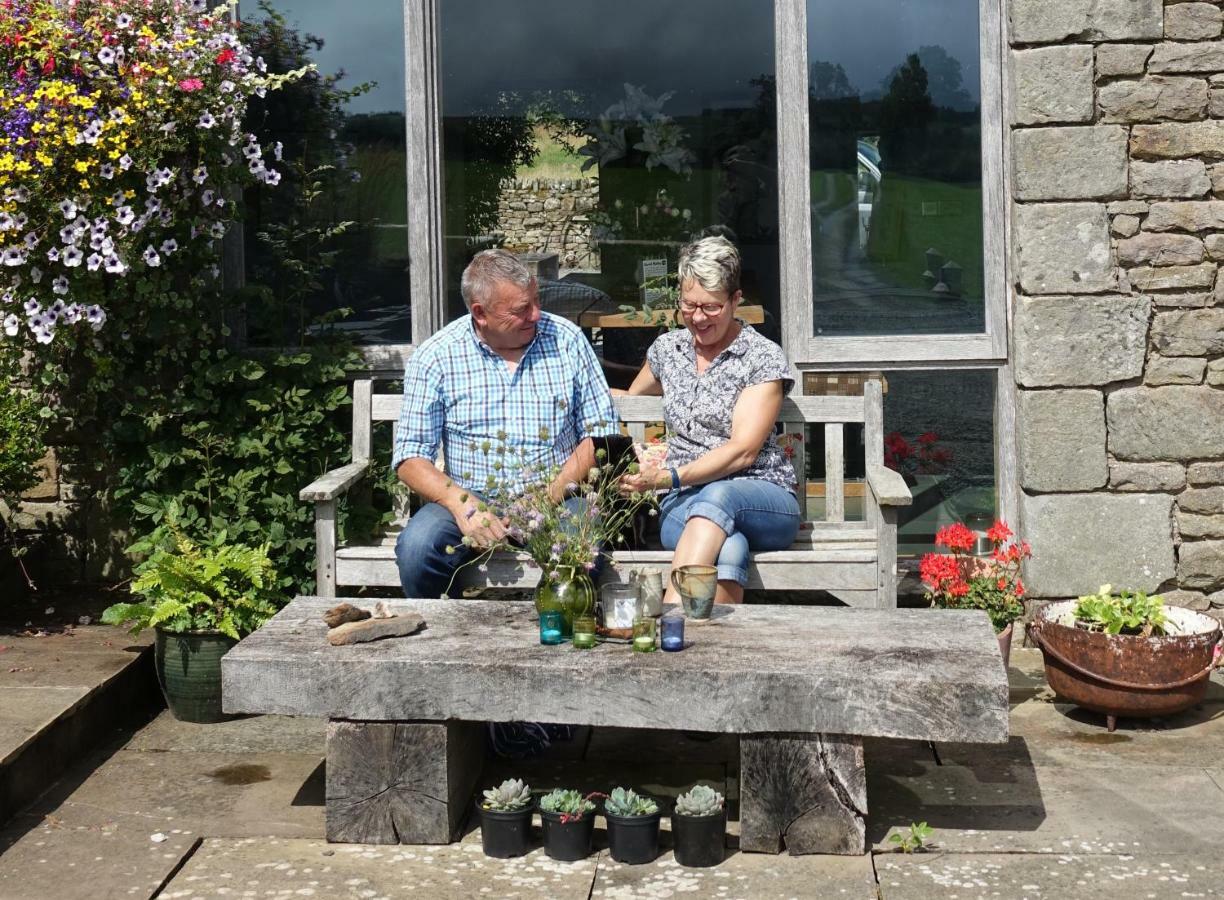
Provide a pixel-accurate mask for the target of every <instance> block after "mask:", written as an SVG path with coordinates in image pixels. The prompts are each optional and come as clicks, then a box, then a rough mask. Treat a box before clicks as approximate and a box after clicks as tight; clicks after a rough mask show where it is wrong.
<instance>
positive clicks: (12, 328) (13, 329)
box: [4, 313, 21, 337]
mask: <svg viewBox="0 0 1224 900" xmlns="http://www.w3.org/2000/svg"><path fill="white" fill-rule="evenodd" d="M20 329H21V319H19V318H17V317H16V316H15V315H13V314H12V313H9V314H8V315H7V316H6V317H5V319H4V333H5V334H7V335H8V336H9V337H16V336H17V332H18V331H19V330H20Z"/></svg>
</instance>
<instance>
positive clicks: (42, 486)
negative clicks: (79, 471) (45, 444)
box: [21, 448, 72, 501]
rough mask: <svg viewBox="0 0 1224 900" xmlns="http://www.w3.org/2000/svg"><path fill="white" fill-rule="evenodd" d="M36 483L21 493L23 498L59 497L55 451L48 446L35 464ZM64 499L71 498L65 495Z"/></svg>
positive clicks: (50, 498)
mask: <svg viewBox="0 0 1224 900" xmlns="http://www.w3.org/2000/svg"><path fill="white" fill-rule="evenodd" d="M37 475H38V484H36V485H34V487H32V488H30V489H29V490H28V491H26V492H25V493H23V494H22V495H21V499H23V500H39V501H46V500H58V499H59V497H60V480H59V465H58V462H57V461H56V458H55V451H54V450H52V449H50V448H48V450H47V452H46V453H44V454H43V458H42V459H40V460H39V461H38V464H37ZM64 499H65V500H70V499H72V498H71V497H65V498H64Z"/></svg>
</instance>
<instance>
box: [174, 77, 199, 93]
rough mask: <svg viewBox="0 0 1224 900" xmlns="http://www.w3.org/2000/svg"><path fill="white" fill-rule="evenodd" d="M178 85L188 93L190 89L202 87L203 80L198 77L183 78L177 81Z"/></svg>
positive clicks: (194, 89)
mask: <svg viewBox="0 0 1224 900" xmlns="http://www.w3.org/2000/svg"><path fill="white" fill-rule="evenodd" d="M179 87H180V88H181V89H182V90H184V91H186V92H187V93H189V94H190V93H191V92H192V91H198V90H200V88H202V87H204V82H202V81H201V80H200V79H198V78H184V79H183V80H182V81H180V82H179Z"/></svg>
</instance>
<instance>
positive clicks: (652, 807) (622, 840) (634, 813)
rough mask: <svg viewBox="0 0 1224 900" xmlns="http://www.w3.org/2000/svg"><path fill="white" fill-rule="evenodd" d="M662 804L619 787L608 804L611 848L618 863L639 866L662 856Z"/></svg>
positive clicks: (605, 814) (607, 813) (606, 812)
mask: <svg viewBox="0 0 1224 900" xmlns="http://www.w3.org/2000/svg"><path fill="white" fill-rule="evenodd" d="M660 816H661V814H660V812H659V804H658V803H656V802H655V801H654V800H652V799H651V798H649V797H643V796H640V795H639V794H637V793H636V792H635V791H632V790H625V789H624V788H623V787H618V788H616V789H615V790H613V791H612V793H611V794H609V795H608V799H607V800H605V801H604V819H606V820H607V822H608V847H609V849H610V850H611V852H612V858H613V859H614V860H616V861H617V862H622V863H628V864H630V865H634V866H638V865H642V864H643V863H648V862H653V861H654V859H655V857H656V856H658V855H659V819H660Z"/></svg>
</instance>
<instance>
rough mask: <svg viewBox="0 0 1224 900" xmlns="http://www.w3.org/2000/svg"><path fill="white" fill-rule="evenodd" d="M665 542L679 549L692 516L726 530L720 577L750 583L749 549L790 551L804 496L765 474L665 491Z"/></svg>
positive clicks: (662, 508) (662, 530)
mask: <svg viewBox="0 0 1224 900" xmlns="http://www.w3.org/2000/svg"><path fill="white" fill-rule="evenodd" d="M659 511H660V514H661V515H662V517H663V518H662V521H661V523H660V527H659V531H660V538H661V539H662V541H663V546H664V547H666V548H667V549H668V550H675V549H676V544H677V543H678V542H679V541H680V533H681V532H682V531H684V526H685V525H686V524H687V523H688V520H689V519H690V518H692V517H693V516H700V517H701V518H703V519H709V520H710V521H711V522H713V523H714V524H715V525H717V526H718V527H719V528H721V529H722V530H723V531H725V532H726V533H727V539H726V540H725V541H723V545H722V549H721V550H720V551H719V552H718V563H717V565H718V580H719V581H734V582H736V583H738V584H741V585H743V584H747V583H748V551H749V550H785V549H786V548H787V547H789V546H790V545H791V544H793V543H794V542H795V536H796V535H798V533H799V521H800V519H799V501H798V500H796V499H795V495H794V494H792V493H791V492H790V491H788V490H787V489H786V488H784V487H781V486H780V485H777V484H774V483H773V482H771V481H764V480H762V479H760V478H736V479H724V480H722V481H712V482H710V483H709V484H702V485H696V486H694V487H689V488H684V489H682V490H679V491H672V492H671V493H669V494H665V495H664V496H663V499H662V500H661V501H660V503H659Z"/></svg>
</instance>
